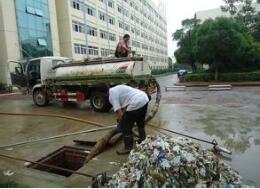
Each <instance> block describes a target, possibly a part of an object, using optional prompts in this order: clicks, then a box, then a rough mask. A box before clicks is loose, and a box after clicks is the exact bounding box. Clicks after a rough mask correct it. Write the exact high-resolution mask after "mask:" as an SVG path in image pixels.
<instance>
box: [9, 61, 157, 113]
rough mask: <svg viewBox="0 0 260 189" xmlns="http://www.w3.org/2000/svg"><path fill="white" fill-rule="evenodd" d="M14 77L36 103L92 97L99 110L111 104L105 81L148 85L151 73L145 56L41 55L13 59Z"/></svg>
mask: <svg viewBox="0 0 260 189" xmlns="http://www.w3.org/2000/svg"><path fill="white" fill-rule="evenodd" d="M13 63H15V66H12V69H13V71H10V72H11V79H12V83H13V85H14V86H17V87H20V88H21V87H22V88H26V90H27V91H29V92H31V94H32V96H33V101H34V103H35V104H36V105H37V106H47V105H48V104H49V102H50V101H52V100H57V101H61V102H63V103H67V102H70V101H71V102H84V101H86V100H90V104H91V106H92V108H93V109H94V110H95V111H97V112H105V111H108V110H109V109H110V108H111V107H110V104H109V102H108V94H107V93H106V90H105V87H104V86H105V84H106V85H109V86H116V85H119V84H128V85H131V86H138V85H139V84H142V85H144V86H147V85H149V84H151V81H152V80H153V79H152V75H151V70H150V68H149V65H148V63H147V62H145V61H143V58H142V57H129V58H105V59H102V58H96V59H92V60H84V61H71V60H69V59H67V58H62V57H42V58H37V59H32V60H30V61H28V62H26V63H20V62H13Z"/></svg>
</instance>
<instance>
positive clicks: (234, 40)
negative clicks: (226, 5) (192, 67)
mask: <svg viewBox="0 0 260 189" xmlns="http://www.w3.org/2000/svg"><path fill="white" fill-rule="evenodd" d="M195 54H196V59H197V60H198V61H199V62H201V63H207V64H209V65H210V68H211V70H213V71H214V73H215V80H218V75H219V72H220V71H223V72H227V71H233V70H240V69H241V68H243V67H246V66H252V65H254V64H256V63H257V62H258V61H259V57H257V56H258V55H257V54H260V48H259V49H258V47H257V45H256V43H255V41H254V39H253V37H252V35H251V34H250V33H248V32H247V29H246V28H245V27H244V26H243V25H241V24H240V23H239V22H238V21H236V20H235V19H232V18H224V17H220V18H216V19H215V20H212V19H209V20H206V21H205V22H204V23H203V24H202V25H201V26H200V27H199V29H198V30H197V45H196V50H195ZM251 56H252V57H251Z"/></svg>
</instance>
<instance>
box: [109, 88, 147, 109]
mask: <svg viewBox="0 0 260 189" xmlns="http://www.w3.org/2000/svg"><path fill="white" fill-rule="evenodd" d="M109 102H110V103H111V104H112V106H113V109H114V111H115V112H116V111H117V110H119V109H121V108H125V107H127V109H126V111H134V110H138V109H140V108H142V107H143V106H144V105H145V104H147V103H148V102H149V99H148V96H147V94H146V93H145V92H143V91H141V90H139V89H135V88H132V87H129V86H126V85H117V86H115V87H113V88H110V90H109Z"/></svg>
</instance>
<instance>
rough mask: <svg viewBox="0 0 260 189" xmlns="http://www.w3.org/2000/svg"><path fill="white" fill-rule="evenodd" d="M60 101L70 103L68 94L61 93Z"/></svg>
mask: <svg viewBox="0 0 260 189" xmlns="http://www.w3.org/2000/svg"><path fill="white" fill-rule="evenodd" d="M60 99H61V101H63V102H68V93H66V92H64V91H62V92H61V93H60Z"/></svg>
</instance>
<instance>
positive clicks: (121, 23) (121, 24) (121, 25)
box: [118, 21, 124, 29]
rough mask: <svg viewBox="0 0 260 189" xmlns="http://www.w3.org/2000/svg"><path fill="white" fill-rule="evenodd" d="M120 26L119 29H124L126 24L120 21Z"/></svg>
mask: <svg viewBox="0 0 260 189" xmlns="http://www.w3.org/2000/svg"><path fill="white" fill-rule="evenodd" d="M118 26H119V28H121V29H124V24H123V22H121V21H118Z"/></svg>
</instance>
